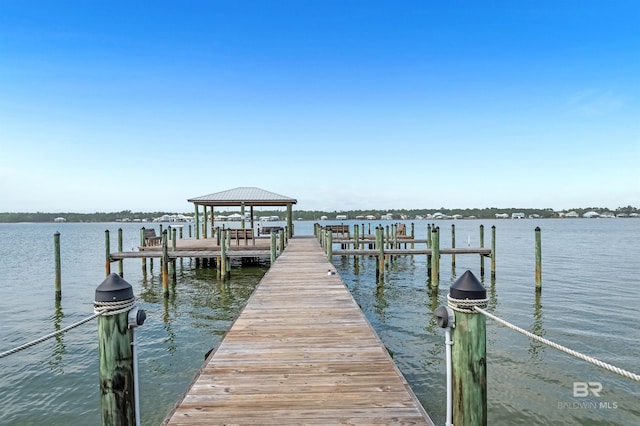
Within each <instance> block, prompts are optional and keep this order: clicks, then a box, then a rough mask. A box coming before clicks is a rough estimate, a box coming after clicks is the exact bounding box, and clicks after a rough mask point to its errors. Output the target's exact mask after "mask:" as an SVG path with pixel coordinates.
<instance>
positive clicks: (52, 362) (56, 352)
mask: <svg viewBox="0 0 640 426" xmlns="http://www.w3.org/2000/svg"><path fill="white" fill-rule="evenodd" d="M63 318H64V312H62V305H61V303H60V300H58V299H56V308H55V311H54V314H53V328H54V329H55V331H60V330H61V329H62V326H61V323H62V319H63ZM54 339H55V344H54V345H53V353H52V355H51V358H50V359H49V362H48V363H49V366H50V367H51V370H52V371H54V372H57V373H64V362H63V355H64V354H65V353H66V352H67V348H66V346H65V344H64V336H63V334H58V335H56V336H55V337H54Z"/></svg>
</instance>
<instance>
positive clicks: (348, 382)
mask: <svg viewBox="0 0 640 426" xmlns="http://www.w3.org/2000/svg"><path fill="white" fill-rule="evenodd" d="M329 270H331V271H333V270H334V268H333V267H332V265H331V264H330V263H329V262H328V261H327V259H326V256H325V254H324V253H323V252H322V249H321V247H320V245H319V243H318V241H317V240H316V239H315V238H313V237H308V238H305V237H296V238H293V239H291V240H290V241H289V245H288V247H287V248H286V249H285V251H284V252H283V254H282V255H281V256H280V257H279V258H278V260H277V261H276V262H275V263H274V264H273V265H272V266H271V268H270V269H269V271H268V272H267V273H266V275H265V276H264V278H263V279H262V281H261V282H260V284H259V285H258V287H257V289H256V291H255V292H254V294H253V295H252V296H251V298H250V299H249V301H248V303H247V306H246V307H245V308H244V310H243V311H242V313H241V314H240V316H239V317H238V318H237V320H236V321H235V322H234V324H233V326H232V327H231V329H230V330H229V331H228V332H227V334H226V335H225V337H224V339H223V340H222V342H221V343H220V345H219V346H218V347H217V348H216V350H215V351H214V353H213V354H212V355H211V356H210V357H209V359H208V360H207V361H206V363H205V365H204V366H203V368H202V370H201V371H200V374H199V376H198V377H197V379H196V380H195V381H194V383H193V384H192V386H191V387H190V389H189V390H188V393H187V394H186V396H185V397H184V399H183V400H182V401H180V402H179V404H178V405H177V407H176V409H175V410H174V411H173V412H172V413H171V414H170V416H168V418H167V419H166V420H165V422H164V424H169V425H194V424H195V425H197V424H200V425H202V424H207V425H213V424H225V425H229V424H234V425H239V424H279V425H282V424H287V425H288V424H322V425H331V424H349V425H355V424H362V425H365V424H366V425H373V424H405V425H407V424H411V425H432V424H433V423H432V421H431V419H430V418H429V416H428V415H427V413H426V412H425V410H424V409H423V408H422V406H421V405H420V403H419V402H418V400H417V398H416V397H415V395H414V394H413V392H412V390H411V389H410V387H409V385H408V384H407V382H406V381H405V379H404V377H403V376H402V374H401V373H400V371H399V370H398V368H397V367H396V366H395V364H394V363H393V361H392V360H391V358H390V356H389V354H388V353H387V351H386V349H385V347H384V345H383V344H382V343H381V342H380V340H379V338H378V337H377V335H376V334H375V332H374V331H373V329H372V327H371V326H370V324H369V322H368V321H367V320H366V318H365V316H364V314H363V313H362V311H361V310H360V308H359V307H358V305H357V304H356V302H355V301H354V300H353V298H352V296H351V294H350V293H349V291H348V289H347V288H346V286H345V284H344V282H343V281H342V279H341V278H340V276H339V275H337V274H335V275H331V274H329V273H328V271H329Z"/></svg>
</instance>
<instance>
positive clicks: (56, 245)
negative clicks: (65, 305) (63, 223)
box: [53, 231, 62, 301]
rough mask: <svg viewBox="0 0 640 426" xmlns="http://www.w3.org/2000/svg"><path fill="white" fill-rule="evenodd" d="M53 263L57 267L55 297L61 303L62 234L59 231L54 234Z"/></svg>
mask: <svg viewBox="0 0 640 426" xmlns="http://www.w3.org/2000/svg"><path fill="white" fill-rule="evenodd" d="M53 263H54V267H55V281H54V289H55V297H56V301H60V300H61V299H62V273H61V267H60V233H59V232H57V231H56V233H55V234H53Z"/></svg>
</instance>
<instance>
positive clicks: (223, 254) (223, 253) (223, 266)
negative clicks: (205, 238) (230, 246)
mask: <svg viewBox="0 0 640 426" xmlns="http://www.w3.org/2000/svg"><path fill="white" fill-rule="evenodd" d="M228 233H229V230H227V229H223V230H222V238H221V242H220V266H219V267H220V275H221V276H222V279H225V278H227V234H228Z"/></svg>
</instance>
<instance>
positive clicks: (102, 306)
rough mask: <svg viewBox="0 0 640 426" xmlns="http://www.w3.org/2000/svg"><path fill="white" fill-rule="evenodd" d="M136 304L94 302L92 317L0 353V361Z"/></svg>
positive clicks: (124, 310)
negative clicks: (101, 316) (97, 318)
mask: <svg viewBox="0 0 640 426" xmlns="http://www.w3.org/2000/svg"><path fill="white" fill-rule="evenodd" d="M135 303H136V299H135V298H134V299H129V300H124V301H122V302H94V304H93V307H94V309H93V312H94V313H93V315H91V316H89V317H87V318H85V319H82V320H80V321H78V322H76V323H75V324H71V325H69V326H67V327H65V328H62V329H60V330H58V331H54V332H53V333H49V334H47V335H46V336H42V337H40V338H39V339H36V340H33V341H31V342H29V343H25V344H24V345H20V346H18V347H15V348H13V349H10V350H8V351H6V352H2V353H0V359H2V358H5V357H7V356H9V355H13V354H15V353H18V352H20V351H23V350H25V349H27V348H30V347H32V346H35V345H37V344H38V343H42V342H44V341H45V340H49V339H52V338H54V337H56V336H59V335H61V334H63V333H66V332H67V331H69V330H73V329H74V328H76V327H79V326H81V325H82V324H84V323H87V322H89V321H91V320H92V319H94V318H96V317H99V316H100V315H104V316H110V315H116V314H120V313H122V312H127V311H129V309H131V307H133V306H134V305H135Z"/></svg>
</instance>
